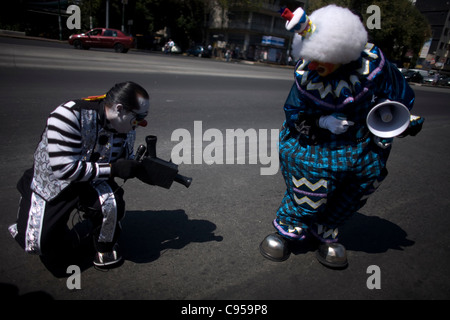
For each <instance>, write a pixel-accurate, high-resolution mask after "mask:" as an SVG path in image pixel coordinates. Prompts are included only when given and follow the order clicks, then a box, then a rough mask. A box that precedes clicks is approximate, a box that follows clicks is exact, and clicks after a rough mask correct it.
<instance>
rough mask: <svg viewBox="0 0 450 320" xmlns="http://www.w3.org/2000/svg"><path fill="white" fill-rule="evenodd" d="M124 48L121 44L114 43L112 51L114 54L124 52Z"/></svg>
mask: <svg viewBox="0 0 450 320" xmlns="http://www.w3.org/2000/svg"><path fill="white" fill-rule="evenodd" d="M124 49H125V48H124V46H123V44H121V43H116V44H115V45H114V51H116V52H124Z"/></svg>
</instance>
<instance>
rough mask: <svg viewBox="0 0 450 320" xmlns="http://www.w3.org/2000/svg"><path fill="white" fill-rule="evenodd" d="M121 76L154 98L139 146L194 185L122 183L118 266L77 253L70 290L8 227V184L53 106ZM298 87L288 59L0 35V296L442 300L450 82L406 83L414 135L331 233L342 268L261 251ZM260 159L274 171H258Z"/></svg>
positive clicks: (449, 182)
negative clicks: (339, 247)
mask: <svg viewBox="0 0 450 320" xmlns="http://www.w3.org/2000/svg"><path fill="white" fill-rule="evenodd" d="M126 80H132V81H135V82H137V83H139V84H141V85H142V86H144V87H145V88H147V89H148V91H149V93H150V95H151V114H150V117H149V125H148V126H147V127H146V128H140V129H139V131H138V141H137V142H138V143H141V142H143V139H144V137H145V136H146V135H148V134H154V135H157V136H158V146H157V150H158V156H159V157H161V158H163V159H167V160H168V159H169V158H171V157H176V156H177V155H178V157H180V153H173V150H178V149H177V148H181V147H183V152H186V153H183V154H182V155H183V157H184V158H183V159H184V162H183V163H181V164H180V173H182V174H184V175H187V176H191V177H193V179H194V180H193V183H192V185H191V187H190V188H188V189H186V188H185V187H183V186H181V185H178V184H177V185H173V186H172V188H171V189H170V190H165V189H161V188H156V187H150V186H147V185H144V184H143V183H141V182H139V181H133V180H131V181H127V182H126V183H125V185H124V186H123V188H124V189H125V192H126V196H125V200H126V202H127V214H126V216H125V218H124V220H123V222H122V226H123V230H124V231H123V235H122V237H121V239H120V244H121V248H122V250H123V255H124V258H125V261H124V263H123V265H122V266H121V267H119V268H116V269H113V270H109V271H107V272H104V271H99V270H97V269H95V268H94V267H92V265H90V264H89V263H88V262H89V261H87V260H86V259H83V260H80V265H79V266H80V268H81V275H80V280H81V283H80V287H81V289H72V290H71V289H69V288H68V286H67V283H68V279H69V277H70V276H71V275H72V273H71V272H67V270H66V269H65V268H66V267H65V266H64V267H63V268H59V269H55V268H52V267H49V266H47V265H45V264H44V263H43V262H42V261H41V260H40V259H39V257H37V256H31V255H28V254H26V253H24V252H23V251H22V250H21V249H20V247H19V246H18V245H17V244H16V243H15V241H14V240H13V239H12V238H11V237H10V236H9V233H8V231H7V227H8V226H9V224H11V223H13V222H14V220H15V215H16V212H17V203H18V199H19V195H18V192H17V191H16V189H15V184H16V182H17V180H18V179H19V178H20V176H21V174H22V172H23V171H24V170H25V169H27V168H29V167H30V166H31V165H32V156H33V151H34V148H35V147H36V144H37V142H38V141H39V137H40V134H41V132H42V130H43V128H44V124H45V120H46V118H47V115H48V113H49V112H50V111H52V110H53V109H54V108H55V107H56V106H57V105H58V104H59V103H61V102H63V101H65V100H68V99H72V98H79V97H84V96H88V95H95V94H101V93H104V92H106V90H108V89H109V88H110V87H111V86H112V85H113V84H114V83H116V82H120V81H126ZM292 84H293V74H292V69H291V68H281V67H271V66H266V65H248V64H242V63H225V62H219V61H213V60H209V59H200V58H192V57H191V58H188V57H183V56H164V55H161V54H154V53H148V52H137V51H131V52H129V53H128V54H116V53H113V52H110V51H108V50H93V49H91V50H89V51H77V50H74V49H71V48H70V47H69V46H68V45H65V44H58V43H44V42H36V41H26V40H17V39H6V38H0V93H1V94H0V136H1V137H2V143H1V144H0V157H1V161H0V174H1V175H0V176H1V178H2V182H3V183H2V184H1V185H0V204H1V206H2V209H1V215H0V230H1V232H0V292H1V293H2V294H5V295H10V296H18V297H41V298H42V297H44V298H53V299H70V300H72V299H73V300H78V299H149V300H166V299H171V300H205V299H207V300H209V299H212V300H246V299H252V300H260V301H264V300H305V299H355V300H358V299H449V298H450V275H449V269H448V265H449V263H450V258H449V254H448V252H449V249H450V232H449V227H450V216H449V215H448V212H449V209H450V200H449V199H450V197H449V193H448V190H449V189H450V169H449V165H448V160H449V153H450V151H449V142H448V137H449V136H450V125H449V123H450V109H449V108H450V105H449V98H450V90H449V89H445V88H432V87H421V86H414V90H415V92H416V105H415V109H414V112H413V113H415V114H420V115H422V116H424V117H425V118H426V122H425V126H424V129H423V130H422V132H421V134H420V135H418V136H416V137H408V138H405V139H396V141H395V145H394V148H393V151H392V153H391V157H390V161H389V163H388V169H389V172H390V174H389V176H388V178H387V179H386V181H385V182H384V183H383V184H382V185H381V187H380V188H379V189H378V191H377V192H376V193H375V194H374V195H373V196H372V197H371V198H370V199H369V201H368V203H367V205H366V206H365V207H364V208H362V209H361V210H360V211H359V212H358V213H356V214H355V215H354V216H353V217H352V218H351V219H350V220H349V221H348V223H347V224H346V225H345V226H343V227H342V228H341V229H340V233H341V242H342V243H343V244H344V245H345V246H346V247H347V249H348V258H349V266H348V268H346V269H344V270H330V269H327V268H325V267H324V266H322V265H321V264H319V263H318V261H317V260H316V258H315V253H314V248H312V247H311V246H309V245H306V246H305V248H299V249H298V250H297V251H296V252H295V253H294V254H293V255H292V256H291V257H290V258H289V260H287V261H285V262H283V263H275V262H271V261H268V260H266V259H264V258H263V257H262V256H261V255H260V253H259V250H258V246H259V243H260V242H261V240H262V239H263V238H264V237H265V236H266V235H267V234H269V233H271V232H273V231H274V230H273V227H272V226H271V221H272V220H273V218H274V217H275V212H276V210H277V208H278V205H279V203H280V201H281V199H282V196H283V193H284V189H285V187H284V182H283V179H282V177H281V174H280V173H279V172H278V170H277V169H276V168H275V167H272V165H276V160H275V159H276V158H275V157H271V156H270V150H271V151H272V152H275V153H274V154H276V149H274V148H272V149H271V146H272V144H271V143H272V142H273V141H274V139H271V138H270V134H271V133H275V134H276V133H277V132H278V130H279V128H280V126H281V124H282V121H283V118H284V114H283V110H282V106H283V103H284V100H285V99H286V96H287V94H288V92H289V90H290V87H291V85H292ZM239 129H243V130H244V131H247V130H250V131H251V132H252V133H254V135H253V136H252V139H253V140H252V143H261V142H267V146H268V147H267V148H268V150H269V152H268V154H267V156H266V157H264V155H261V152H258V156H257V157H256V158H254V156H255V151H252V150H250V149H251V147H250V146H249V145H247V147H246V148H245V150H244V149H239V147H242V146H244V147H245V145H246V144H245V142H237V143H236V142H232V141H231V140H227V139H228V138H229V139H232V134H233V132H234V133H236V132H238V131H237V130H239ZM250 131H247V132H250ZM181 137H182V138H181ZM230 137H231V138H230ZM235 145H236V146H237V147H236V150H234V151H235V152H234V154H231V148H232V147H233V148H234V146H235ZM212 147H217V149H216V151H217V153H212V152H211V148H212ZM263 147H264V143H263V146H261V145H260V150H261V149H263ZM208 148H209V149H208ZM242 150H244V151H242ZM189 151H190V152H191V155H190V156H189V154H188V152H189ZM220 151H223V154H220ZM227 152H228V153H227ZM189 160H190V161H189ZM241 162H242V163H243V164H241ZM263 168H266V171H265V172H266V173H270V174H266V175H263V174H261V173H262V171H264V170H262V169H263ZM371 266H378V267H379V275H380V278H379V279H380V284H381V287H380V289H369V288H368V285H367V283H368V280H369V278H370V276H371V275H372V273H371V272H370V270H371V269H370V267H371ZM176 312H178V311H176ZM180 313H181V310H180Z"/></svg>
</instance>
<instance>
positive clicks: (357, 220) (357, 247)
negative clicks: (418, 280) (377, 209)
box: [339, 212, 415, 253]
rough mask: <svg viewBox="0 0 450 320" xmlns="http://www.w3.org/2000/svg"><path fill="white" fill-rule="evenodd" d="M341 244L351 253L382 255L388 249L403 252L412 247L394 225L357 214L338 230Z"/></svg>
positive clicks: (406, 237)
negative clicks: (360, 252) (361, 252)
mask: <svg viewBox="0 0 450 320" xmlns="http://www.w3.org/2000/svg"><path fill="white" fill-rule="evenodd" d="M339 233H340V239H341V243H342V244H343V245H344V246H345V247H346V248H347V250H352V251H363V252H367V253H382V252H386V251H388V250H389V249H394V250H403V248H404V247H410V246H413V245H414V243H415V242H414V241H412V240H409V239H408V234H407V233H406V231H405V230H403V229H402V228H400V227H399V226H398V225H396V224H395V223H392V222H390V221H388V220H386V219H383V218H380V217H377V216H366V215H363V214H361V213H359V212H357V213H356V214H355V215H354V216H353V217H352V218H351V219H350V220H349V221H347V223H346V224H344V225H343V226H342V227H341V228H339Z"/></svg>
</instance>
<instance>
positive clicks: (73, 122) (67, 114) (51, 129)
mask: <svg viewBox="0 0 450 320" xmlns="http://www.w3.org/2000/svg"><path fill="white" fill-rule="evenodd" d="M74 104H75V103H74V102H69V103H66V104H65V105H61V106H59V107H58V108H56V109H55V110H54V111H53V112H52V113H51V114H50V116H49V118H48V120H47V138H48V147H47V148H48V154H49V159H50V167H51V168H52V171H53V174H54V175H55V177H56V178H57V179H60V180H68V181H89V180H94V179H108V177H109V174H110V170H111V169H110V166H109V164H108V163H94V162H86V161H81V146H82V141H81V125H80V120H79V119H80V112H79V111H78V110H75V109H73V108H72V106H73V105H74Z"/></svg>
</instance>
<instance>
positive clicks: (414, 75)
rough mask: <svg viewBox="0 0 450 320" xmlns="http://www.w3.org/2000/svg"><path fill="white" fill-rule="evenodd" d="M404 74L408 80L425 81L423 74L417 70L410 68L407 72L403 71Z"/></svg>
mask: <svg viewBox="0 0 450 320" xmlns="http://www.w3.org/2000/svg"><path fill="white" fill-rule="evenodd" d="M403 76H404V77H405V79H406V81H408V82H416V83H422V81H423V77H422V75H421V74H420V73H419V72H417V71H413V70H408V71H406V72H405V73H403Z"/></svg>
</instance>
